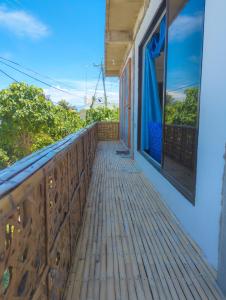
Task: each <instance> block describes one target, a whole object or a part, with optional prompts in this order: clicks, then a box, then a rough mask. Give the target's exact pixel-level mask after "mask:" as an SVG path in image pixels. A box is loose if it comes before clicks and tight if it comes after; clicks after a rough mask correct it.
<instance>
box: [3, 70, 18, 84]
mask: <svg viewBox="0 0 226 300" xmlns="http://www.w3.org/2000/svg"><path fill="white" fill-rule="evenodd" d="M0 72H1V73H3V74H4V75H5V76H7V77H8V78H10V79H12V80H13V81H15V82H17V83H19V81H17V80H16V79H15V78H13V77H12V76H11V75H9V74H8V73H6V72H5V71H3V70H2V69H0Z"/></svg>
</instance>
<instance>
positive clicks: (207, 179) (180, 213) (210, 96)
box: [134, 0, 226, 268]
mask: <svg viewBox="0 0 226 300" xmlns="http://www.w3.org/2000/svg"><path fill="white" fill-rule="evenodd" d="M160 4H161V1H160V0H152V1H151V3H150V7H149V9H148V11H147V13H146V16H145V18H144V21H143V23H142V25H141V27H140V30H139V32H138V35H137V37H136V40H135V45H134V51H135V70H134V72H135V73H134V74H135V78H134V81H135V82H134V84H135V86H134V149H135V153H134V155H135V160H136V161H137V163H138V164H139V166H140V167H141V168H142V169H143V171H144V173H145V174H146V176H147V177H148V178H149V179H150V181H151V182H152V184H154V186H155V187H156V190H158V191H159V193H160V194H161V195H162V198H163V199H164V201H165V202H166V203H167V205H168V206H169V207H170V208H171V210H172V211H173V213H174V214H175V215H176V216H177V218H178V219H179V220H180V222H181V224H182V226H183V227H184V228H185V230H186V231H187V232H188V233H189V235H190V236H191V237H192V238H193V239H194V240H195V241H196V242H197V243H198V245H199V246H200V247H201V249H202V250H203V252H204V254H205V256H206V258H207V260H208V261H209V262H210V263H211V264H212V265H213V266H214V267H216V268H217V261H218V240H219V220H220V212H221V190H222V177H223V168H224V159H223V155H224V145H225V142H226V39H225V37H226V1H225V0H216V1H213V0H206V12H205V32H204V55H203V72H202V82H201V89H202V90H201V100H200V102H201V107H200V129H199V142H198V165H197V192H196V204H195V206H193V205H192V204H190V202H189V201H188V200H187V199H185V197H184V196H183V195H182V194H181V193H180V192H178V191H177V190H176V189H175V188H174V187H173V186H172V185H171V184H170V183H169V182H168V181H167V180H166V179H165V178H164V177H163V176H162V175H161V174H160V173H159V172H158V171H157V170H156V169H155V168H153V167H152V165H151V164H150V163H148V162H147V160H145V158H144V157H143V156H142V155H141V154H140V153H138V152H137V151H136V149H137V111H138V47H139V44H140V42H141V40H142V38H143V36H144V34H145V32H146V31H147V28H148V26H149V24H150V23H151V20H152V19H153V17H154V15H155V13H156V11H157V10H158V8H159V5H160Z"/></svg>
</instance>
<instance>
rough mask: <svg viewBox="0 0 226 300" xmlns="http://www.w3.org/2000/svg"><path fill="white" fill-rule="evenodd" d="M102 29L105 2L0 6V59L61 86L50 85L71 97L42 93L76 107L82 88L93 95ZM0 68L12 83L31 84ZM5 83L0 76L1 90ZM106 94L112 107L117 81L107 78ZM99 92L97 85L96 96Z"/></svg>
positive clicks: (40, 0) (27, 0) (19, 0)
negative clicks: (63, 90) (64, 90)
mask: <svg viewBox="0 0 226 300" xmlns="http://www.w3.org/2000/svg"><path fill="white" fill-rule="evenodd" d="M104 27H105V1H104V0H95V1H93V0H87V1H76V0H64V1H54V0H32V1H31V0H7V1H6V0H5V1H0V36H1V45H0V56H3V57H5V58H7V59H10V60H13V61H17V62H19V63H21V64H23V65H25V66H28V67H30V68H32V69H34V70H36V71H38V72H39V73H42V74H45V75H48V76H50V77H52V78H54V79H56V80H58V81H60V82H62V83H61V84H59V83H56V82H55V83H54V82H51V83H52V84H53V83H54V85H57V86H58V87H60V88H66V89H67V90H68V91H69V92H70V93H72V95H68V94H63V93H60V92H57V91H55V90H52V89H48V88H45V91H46V93H47V94H49V95H51V97H52V99H53V100H54V101H58V100H59V99H60V98H66V99H67V100H68V101H70V102H71V103H73V104H74V105H75V104H78V105H81V104H82V103H83V99H84V96H85V89H86V87H87V95H88V97H90V96H92V94H93V90H94V88H95V84H96V81H97V78H98V72H99V71H98V69H97V68H94V67H93V63H99V62H100V61H101V59H103V57H104V29H105V28H104ZM0 68H1V69H3V70H4V71H7V72H8V73H9V74H10V75H12V76H13V77H14V78H15V79H17V80H24V81H25V80H26V81H27V82H29V83H35V81H32V80H31V79H28V78H26V77H25V76H21V75H19V73H17V72H16V71H13V70H10V69H9V68H7V67H6V66H3V65H1V66H0ZM86 74H87V75H86ZM33 75H34V74H33ZM86 77H87V84H86ZM44 80H45V79H44ZM47 81H49V80H47ZM9 83H10V80H9V79H7V78H4V76H3V75H0V88H3V87H6V86H7V85H8V84H9ZM36 84H37V85H39V86H41V87H44V86H42V85H41V84H38V83H36ZM107 89H108V93H109V98H110V101H112V102H116V101H117V99H118V81H117V80H116V79H108V81H107ZM102 93H103V92H102V86H101V85H100V87H99V89H98V96H100V97H101V96H102Z"/></svg>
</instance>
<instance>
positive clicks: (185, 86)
mask: <svg viewBox="0 0 226 300" xmlns="http://www.w3.org/2000/svg"><path fill="white" fill-rule="evenodd" d="M195 85H197V82H194V83H191V84H187V85H184V86H182V87H180V88H177V89H175V90H167V92H176V91H180V90H184V89H185V88H188V87H191V86H195Z"/></svg>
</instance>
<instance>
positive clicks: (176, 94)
mask: <svg viewBox="0 0 226 300" xmlns="http://www.w3.org/2000/svg"><path fill="white" fill-rule="evenodd" d="M167 94H169V95H170V96H172V97H173V98H174V99H175V100H181V101H182V100H184V99H185V98H186V95H185V93H184V92H183V91H181V92H176V91H175V92H174V91H172V92H167Z"/></svg>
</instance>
